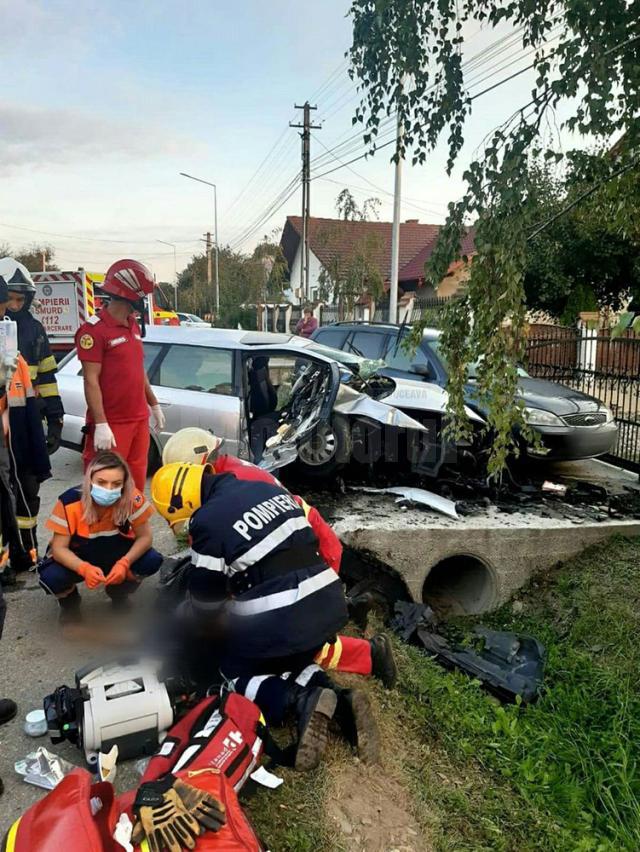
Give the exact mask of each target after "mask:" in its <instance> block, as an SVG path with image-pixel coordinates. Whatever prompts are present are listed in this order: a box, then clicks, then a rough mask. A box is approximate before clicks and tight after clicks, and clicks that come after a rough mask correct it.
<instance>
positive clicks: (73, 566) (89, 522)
mask: <svg viewBox="0 0 640 852" xmlns="http://www.w3.org/2000/svg"><path fill="white" fill-rule="evenodd" d="M152 513H153V508H152V507H151V505H150V504H149V503H148V501H147V500H146V498H145V497H144V495H143V494H142V493H141V492H140V491H138V490H137V489H136V488H135V487H134V484H133V479H132V477H131V472H130V471H129V468H128V467H127V463H126V462H125V461H124V460H123V459H122V458H121V457H120V456H119V455H117V453H112V452H101V453H98V455H96V456H95V457H94V458H93V459H92V461H91V462H90V463H89V466H88V467H87V470H86V472H85V476H84V480H83V483H82V486H81V487H80V488H70V489H69V490H68V491H65V492H64V494H61V495H60V497H59V499H58V502H57V503H56V505H55V506H54V508H53V512H52V513H51V516H50V517H49V520H48V521H47V524H46V526H47V527H48V529H50V530H51V532H52V533H53V539H52V540H51V544H50V547H49V551H48V554H49V555H48V556H47V557H46V558H45V559H44V560H43V562H42V564H41V566H40V568H39V573H40V585H41V586H42V587H43V588H44V590H45V591H46V592H47V593H49V594H53V595H55V596H56V597H57V598H58V601H59V604H60V621H61V622H62V623H68V622H72V621H78V620H79V618H80V612H79V606H80V595H79V593H78V590H77V587H76V586H77V584H78V583H81V582H83V581H84V582H85V583H86V585H87V588H89V589H96V588H98V587H99V586H104V587H105V590H106V592H107V595H108V596H109V597H110V598H111V600H112V602H113V604H114V605H115V606H116V607H118V606H123V605H125V604H126V599H127V596H128V595H129V594H130V593H131V592H133V591H135V590H136V589H137V588H138V586H139V584H140V583H141V582H142V580H143V579H144V577H149V576H151V575H152V574H155V573H156V572H157V571H158V569H159V568H160V565H161V563H162V556H161V555H160V554H159V553H158V552H157V551H155V550H153V548H152V547H151V543H152V537H151V526H150V524H149V518H150V517H151V515H152Z"/></svg>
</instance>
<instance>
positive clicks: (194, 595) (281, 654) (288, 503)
mask: <svg viewBox="0 0 640 852" xmlns="http://www.w3.org/2000/svg"><path fill="white" fill-rule="evenodd" d="M151 496H152V499H153V502H154V504H155V506H156V509H157V510H158V512H159V513H160V514H161V515H162V516H163V517H164V518H165V519H166V520H167V521H168V523H169V525H170V526H171V528H172V530H173V531H174V533H178V532H180V531H181V529H183V528H184V527H185V525H186V524H187V522H188V528H189V537H190V540H191V545H192V554H191V558H192V571H191V574H190V576H189V581H188V601H187V603H188V606H190V608H191V610H192V612H193V613H194V618H196V619H197V618H198V615H200V617H202V615H203V614H204V615H205V617H206V618H207V620H209V621H210V622H213V621H214V619H215V618H216V617H217V618H218V619H219V623H222V624H223V625H224V626H223V630H221V631H220V633H219V637H220V639H219V654H218V655H217V657H218V659H217V660H216V665H217V666H219V670H220V673H221V675H222V676H223V677H224V679H225V680H226V681H227V682H228V683H229V682H232V685H233V688H234V689H235V690H236V691H237V692H241V693H242V694H244V695H246V696H247V697H248V698H251V699H252V700H254V701H255V702H256V703H257V704H258V706H259V707H260V709H261V710H262V712H263V714H264V715H265V718H266V720H267V723H268V724H271V725H277V724H281V723H282V722H283V721H284V719H285V717H286V716H287V715H288V714H290V713H291V714H293V715H294V716H295V717H296V719H297V722H298V731H299V741H298V751H297V755H296V767H297V768H298V769H310V768H312V767H313V766H315V765H317V763H318V762H319V760H320V757H321V755H322V752H323V750H324V746H325V745H326V741H327V731H328V725H329V721H330V720H331V719H332V718H333V717H334V715H335V716H336V719H337V721H338V722H339V723H340V724H341V727H342V728H343V730H344V731H345V732H346V733H348V734H349V737H350V739H351V740H352V742H354V744H356V743H357V745H358V748H359V750H360V752H361V756H363V757H364V758H365V759H369V760H371V761H372V760H374V759H376V758H377V730H376V729H375V724H374V723H373V720H372V719H371V715H370V712H369V707H368V703H367V700H366V696H364V694H362V693H357V692H354V691H351V690H338V689H337V688H335V687H334V685H333V683H332V682H331V680H330V679H329V677H328V676H327V675H326V673H325V672H323V671H322V669H321V668H320V667H319V666H318V665H316V664H315V663H314V659H315V657H316V656H317V654H318V651H319V650H320V649H321V648H322V647H323V646H324V645H325V643H327V642H331V641H333V639H334V638H335V635H336V632H337V631H338V630H339V629H340V628H341V627H343V626H344V624H345V623H346V621H347V606H346V602H345V598H344V592H343V589H342V584H341V582H340V579H339V577H338V575H337V574H336V572H335V571H334V570H333V569H332V568H330V567H328V566H327V565H326V563H325V562H323V560H322V559H321V557H320V556H319V554H318V542H317V539H316V537H315V535H314V533H313V530H312V529H311V526H310V525H309V522H308V520H307V518H306V517H305V513H304V510H303V509H302V508H301V507H300V505H299V504H298V503H297V502H296V501H295V500H294V499H293V497H292V496H291V495H290V494H289V492H288V491H287V490H286V489H285V488H283V487H282V486H280V485H278V484H272V483H269V482H262V481H243V480H240V479H238V478H236V477H235V476H234V475H233V474H229V473H223V474H215V473H214V470H213V468H212V467H211V465H199V464H183V463H175V464H169V465H165V466H164V467H162V468H161V469H160V470H159V471H158V472H157V473H156V474H155V476H154V478H153V481H152V483H151ZM203 655H204V656H207V654H206V652H205V649H204V647H203V648H202V649H201V654H200V656H203ZM199 662H200V664H202V662H203V661H202V660H200V661H199ZM212 676H213V672H212ZM343 717H344V722H343Z"/></svg>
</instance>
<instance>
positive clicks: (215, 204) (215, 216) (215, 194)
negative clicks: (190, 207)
mask: <svg viewBox="0 0 640 852" xmlns="http://www.w3.org/2000/svg"><path fill="white" fill-rule="evenodd" d="M180 175H181V176H182V177H186V178H189V180H195V181H197V182H198V183H204V184H205V185H206V186H212V187H213V219H214V222H213V230H214V238H215V257H216V294H215V303H216V319H217V318H218V316H219V314H220V279H219V277H218V189H217V187H216V185H215V183H211V181H209V180H203V179H202V178H199V177H194V176H193V175H188V174H187V173H186V172H180Z"/></svg>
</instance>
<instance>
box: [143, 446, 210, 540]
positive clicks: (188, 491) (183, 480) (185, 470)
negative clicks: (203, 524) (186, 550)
mask: <svg viewBox="0 0 640 852" xmlns="http://www.w3.org/2000/svg"><path fill="white" fill-rule="evenodd" d="M207 472H208V473H212V472H213V468H212V467H211V465H202V464H185V463H184V462H174V463H173V464H165V465H163V466H162V467H161V468H160V470H158V471H156V473H155V474H154V477H153V479H152V480H151V499H152V500H153V505H154V506H155V507H156V509H157V510H158V512H159V513H160V514H161V515H162V517H163V518H164V519H165V521H167V522H168V524H169V526H170V527H171V528H172V529H174V528H175V527H176V526H177V525H182V524H183V523H184V522H185V521H188V520H189V518H190V517H191V515H193V513H194V512H195V511H196V509H199V508H200V506H201V505H202V477H203V476H204V474H205V473H207ZM174 531H175V529H174Z"/></svg>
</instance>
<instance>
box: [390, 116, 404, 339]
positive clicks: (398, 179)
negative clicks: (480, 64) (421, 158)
mask: <svg viewBox="0 0 640 852" xmlns="http://www.w3.org/2000/svg"><path fill="white" fill-rule="evenodd" d="M403 137H404V125H403V123H402V119H401V118H400V111H399V110H398V124H397V131H396V168H395V180H394V187H393V225H392V227H391V278H390V280H389V322H392V323H394V324H395V323H397V322H398V276H399V272H400V263H399V261H400V201H401V198H402V156H401V151H402V140H403Z"/></svg>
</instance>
